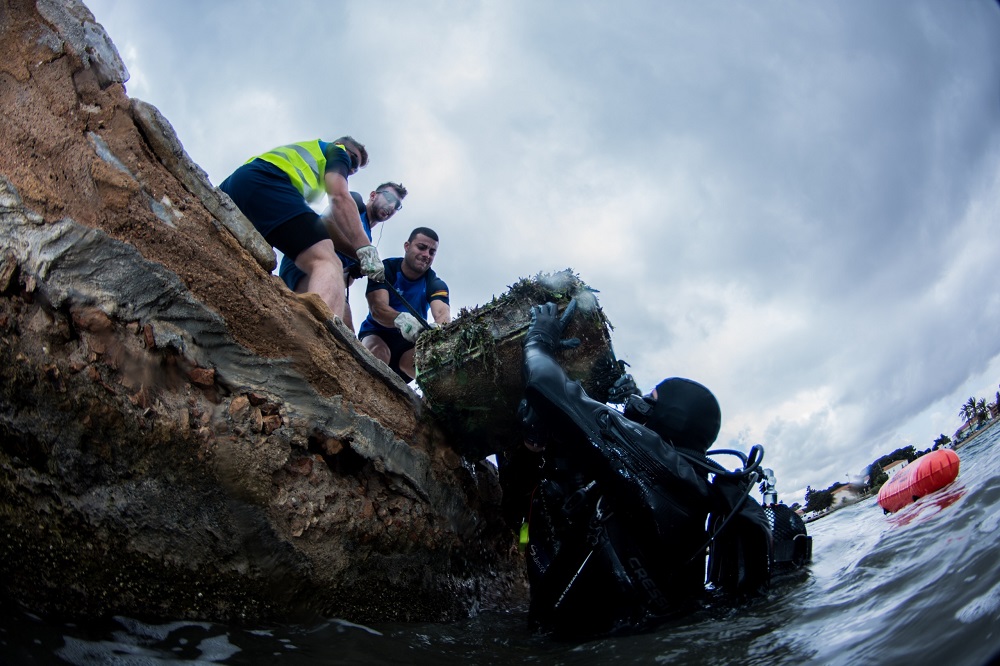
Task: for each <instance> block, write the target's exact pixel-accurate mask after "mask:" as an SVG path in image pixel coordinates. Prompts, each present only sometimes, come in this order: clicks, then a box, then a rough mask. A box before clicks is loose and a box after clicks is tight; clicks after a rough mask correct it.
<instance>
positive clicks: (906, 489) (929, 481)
mask: <svg viewBox="0 0 1000 666" xmlns="http://www.w3.org/2000/svg"><path fill="white" fill-rule="evenodd" d="M957 477H958V454H957V453H955V452H954V451H952V450H951V449H938V450H937V451H931V452H930V453H928V454H927V455H923V456H921V457H919V458H917V459H916V460H914V461H913V462H911V463H910V464H909V465H907V466H906V467H904V468H903V469H901V470H899V471H898V472H896V474H895V475H894V476H893V477H892V478H891V479H889V480H888V481H886V482H885V484H884V485H883V486H882V488H881V489H880V490H879V491H878V505H879V506H880V507H882V509H883V510H885V512H886V513H893V512H895V511H899V510H900V509H902V508H903V507H904V506H906V505H907V504H910V503H912V502H915V501H917V500H918V499H920V498H921V497H923V496H924V495H927V494H929V493H932V492H934V491H935V490H938V489H939V488H944V487H945V486H947V485H948V484H949V483H951V482H952V481H954V480H955V479H956V478H957Z"/></svg>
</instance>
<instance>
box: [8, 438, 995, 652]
mask: <svg viewBox="0 0 1000 666" xmlns="http://www.w3.org/2000/svg"><path fill="white" fill-rule="evenodd" d="M998 440H1000V427H992V428H991V429H990V430H989V431H986V432H984V433H981V434H980V435H979V436H978V437H976V438H975V439H974V440H972V441H971V442H969V443H968V444H967V445H966V446H964V447H962V448H960V449H958V454H959V458H960V459H961V471H960V473H959V477H958V479H957V480H956V481H955V482H954V483H953V484H951V485H950V486H948V487H947V488H944V489H942V490H940V491H938V492H936V493H934V494H932V495H929V496H927V497H925V498H923V499H921V500H920V501H918V502H917V503H916V504H913V505H910V506H909V507H907V508H905V509H903V510H902V511H900V512H898V513H896V514H892V515H884V514H883V512H882V509H881V508H880V507H879V506H878V504H877V503H876V502H875V499H874V498H872V499H868V500H865V501H863V502H860V503H858V504H855V505H853V506H850V507H847V508H844V509H840V510H838V511H836V512H834V513H832V514H830V515H828V516H826V517H824V518H822V519H820V520H817V521H815V522H812V523H810V524H809V525H808V529H809V533H810V534H811V535H812V537H813V562H812V564H811V566H810V567H809V569H808V571H807V572H804V573H803V574H801V575H798V576H796V577H793V578H791V579H786V580H783V581H779V582H777V583H776V585H775V586H774V589H773V590H772V594H771V596H770V597H769V598H768V599H766V600H762V601H759V602H757V603H755V604H753V605H750V606H748V607H744V608H740V609H735V610H714V611H706V612H704V613H701V614H699V615H696V616H692V617H689V618H685V619H684V620H683V621H679V622H675V623H674V624H671V625H669V626H666V627H662V628H660V629H658V630H657V631H655V632H652V633H647V634H643V635H638V636H629V637H618V638H613V639H598V640H592V641H589V642H585V643H562V642H557V641H553V640H550V639H547V638H544V637H541V636H536V635H532V634H530V633H529V632H528V630H527V626H526V618H525V616H524V615H523V614H521V613H512V614H502V615H490V614H487V615H482V616H480V617H477V618H475V619H472V620H469V621H466V622H462V623H456V624H385V625H372V626H360V625H356V624H352V623H350V622H346V621H343V620H336V619H331V620H329V621H326V622H323V623H320V624H316V625H312V626H302V625H293V626H261V627H255V628H242V627H235V626H227V625H223V624H213V623H208V622H204V623H201V622H199V623H193V622H188V621H183V622H182V621H170V620H164V621H162V622H149V621H144V622H143V621H139V620H135V619H131V618H126V617H118V618H114V619H112V620H108V621H107V622H104V623H101V624H99V625H96V626H82V625H79V624H72V625H67V624H59V623H55V622H49V621H46V620H44V619H42V618H38V617H35V616H32V615H27V614H24V613H22V612H19V611H17V610H15V609H12V608H10V607H8V606H3V607H0V663H3V664H120V665H140V664H279V665H280V664H285V665H288V666H292V665H298V664H352V665H354V664H429V665H430V664H433V665H434V666H445V665H448V664H484V665H485V664H546V665H549V664H567V665H568V664H595V665H596V664H602V665H603V664H608V663H615V664H674V663H676V664H696V665H697V664H718V665H723V664H725V665H727V666H728V665H735V664H761V665H765V664H766V665H768V666H774V665H780V664H875V665H880V664H908V665H918V666H919V665H921V664H948V665H949V666H956V665H957V666H962V665H966V664H970V665H977V666H978V665H982V664H990V663H994V662H996V661H997V660H998V658H1000V529H998V528H1000V456H998V454H1000V446H998Z"/></svg>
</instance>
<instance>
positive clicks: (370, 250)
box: [356, 245, 385, 282]
mask: <svg viewBox="0 0 1000 666" xmlns="http://www.w3.org/2000/svg"><path fill="white" fill-rule="evenodd" d="M356 252H357V255H358V263H359V264H361V272H362V273H364V274H365V275H367V276H368V279H369V280H375V281H376V282H385V266H383V265H382V260H381V259H379V258H378V250H376V249H375V246H374V245H365V246H364V247H359V248H358V249H357V251H356Z"/></svg>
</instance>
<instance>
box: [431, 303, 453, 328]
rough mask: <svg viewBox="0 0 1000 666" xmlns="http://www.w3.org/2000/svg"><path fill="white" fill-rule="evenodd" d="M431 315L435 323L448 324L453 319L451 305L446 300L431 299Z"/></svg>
mask: <svg viewBox="0 0 1000 666" xmlns="http://www.w3.org/2000/svg"><path fill="white" fill-rule="evenodd" d="M431 317H433V318H434V323H435V324H447V323H448V322H450V321H451V306H450V305H448V304H447V303H445V302H444V301H431Z"/></svg>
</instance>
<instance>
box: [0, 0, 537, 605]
mask: <svg viewBox="0 0 1000 666" xmlns="http://www.w3.org/2000/svg"><path fill="white" fill-rule="evenodd" d="M126 77H127V73H126V72H125V69H124V67H123V66H122V65H121V61H120V60H119V59H118V56H117V52H116V51H115V49H114V46H113V45H112V44H111V42H110V40H109V39H108V38H107V36H106V34H105V33H104V30H103V29H102V28H101V27H100V26H99V25H97V24H96V23H95V22H94V18H93V16H92V15H91V14H90V12H89V11H88V10H87V9H86V7H84V6H83V5H82V4H79V3H77V2H73V1H71V0H38V2H29V1H25V0H12V1H6V2H5V1H4V0H0V106H2V108H3V109H4V113H3V114H0V368H2V370H0V377H2V379H0V530H2V532H0V533H2V534H3V535H4V537H5V538H4V539H0V576H2V581H3V593H5V594H7V595H9V596H11V597H13V598H14V599H15V600H17V601H19V602H20V603H22V604H25V605H26V606H27V607H29V608H31V609H32V610H35V611H39V612H47V611H58V612H62V613H69V614H74V615H80V614H90V615H92V614H107V613H125V614H150V613H152V614H156V615H162V616H169V617H185V618H204V619H217V620H229V619H234V618H243V619H265V618H270V619H274V618H283V619H287V618H289V617H292V616H296V615H299V614H307V613H309V614H311V613H321V614H324V615H328V616H334V615H335V616H340V617H345V618H348V619H353V620H355V621H362V622H372V621H379V620H389V619H401V620H448V619H455V618H459V617H464V616H467V615H468V614H470V613H473V612H475V611H476V610H478V609H481V608H498V607H501V608H502V607H506V608H509V607H511V606H514V605H519V604H521V603H523V601H524V599H525V598H526V586H525V583H524V578H523V571H522V563H521V560H520V556H519V555H518V553H517V552H516V550H515V549H514V548H513V539H512V535H511V534H510V532H509V531H508V530H507V529H506V528H505V527H504V526H503V525H502V523H501V521H500V518H499V510H498V506H499V486H498V483H497V479H496V474H495V470H494V469H493V468H492V466H489V465H485V464H471V463H469V462H467V461H464V460H463V459H462V458H460V457H459V456H458V455H456V454H455V453H454V449H453V447H452V446H451V445H450V443H449V442H447V441H446V439H445V436H444V435H443V434H442V432H441V431H440V430H439V429H438V428H436V427H435V426H434V424H433V423H431V421H430V418H429V416H428V414H427V413H426V410H425V409H424V405H423V403H422V401H421V399H420V398H419V397H418V396H417V395H416V394H415V393H413V392H412V391H411V390H410V389H409V388H408V387H406V386H405V385H403V384H402V383H401V382H399V380H398V379H396V378H395V376H394V375H393V374H392V373H390V372H388V371H387V369H386V368H385V366H383V365H382V364H381V363H379V362H378V361H375V360H374V359H372V357H371V356H369V355H368V354H367V352H366V351H365V350H364V349H363V348H362V347H361V346H360V344H359V343H357V341H356V340H355V339H354V337H353V335H352V334H351V332H350V331H349V330H347V329H345V328H343V327H337V326H327V325H324V324H323V323H321V322H319V321H317V320H315V319H313V318H312V317H311V316H310V315H309V313H308V312H307V311H306V309H305V308H304V307H303V306H301V305H300V304H299V302H298V301H297V300H296V299H295V297H294V296H293V295H292V294H291V293H290V292H288V291H287V290H286V289H285V288H284V286H283V285H282V284H281V283H280V281H279V280H278V279H277V278H276V277H274V276H272V275H270V273H269V271H270V269H271V268H272V267H273V265H274V254H273V252H271V250H270V248H269V247H268V246H267V245H266V243H264V241H263V239H261V238H260V236H259V235H258V234H257V233H256V231H254V230H253V228H252V226H250V225H249V223H248V222H246V220H245V219H244V218H242V216H241V215H240V214H239V212H238V211H237V210H236V209H235V208H234V207H233V205H232V202H231V201H229V199H228V197H226V196H225V195H223V194H221V193H220V192H218V190H215V188H213V187H212V186H211V184H210V183H208V180H207V178H206V177H205V174H204V173H203V172H202V171H201V169H199V168H198V167H197V166H196V165H194V164H192V163H191V162H190V160H189V159H188V158H187V155H186V154H185V153H184V151H183V148H182V147H181V145H180V142H179V141H178V140H177V138H176V136H174V134H173V130H172V129H171V128H170V126H169V123H167V121H166V120H165V119H163V117H162V116H161V115H160V114H159V113H158V112H157V111H156V109H154V108H153V107H151V106H150V105H148V104H145V103H142V102H140V101H138V100H130V99H129V98H128V97H127V96H126V94H125V91H124V87H123V83H124V81H125V79H126Z"/></svg>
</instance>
